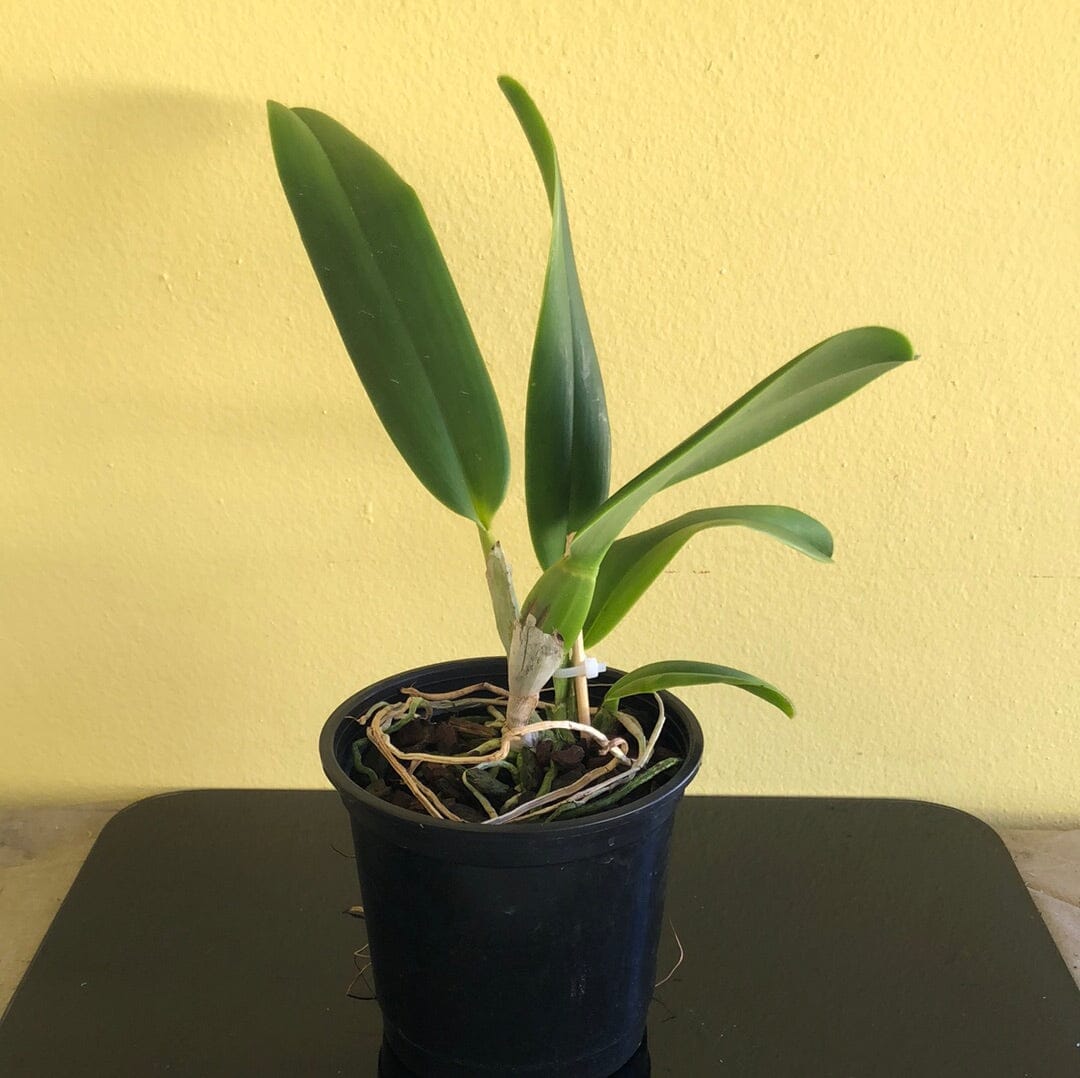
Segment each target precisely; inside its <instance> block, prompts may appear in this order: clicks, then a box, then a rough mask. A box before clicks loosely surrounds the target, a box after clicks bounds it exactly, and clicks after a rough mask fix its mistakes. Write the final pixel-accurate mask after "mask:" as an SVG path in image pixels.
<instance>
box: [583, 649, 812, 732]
mask: <svg viewBox="0 0 1080 1078" xmlns="http://www.w3.org/2000/svg"><path fill="white" fill-rule="evenodd" d="M716 684H720V685H733V686H734V687H735V688H737V689H743V690H745V691H746V692H748V693H752V694H753V695H754V696H757V697H760V698H761V699H762V700H765V701H767V702H768V703H770V704H772V705H773V707H778V708H779V709H780V710H781V711H782V712H783V713H784V714H785V715H787V716H788V718H791V717H793V716H794V714H795V708H794V706H793V705H792V703H791V701H790V700H789V699H788V698H787V697H786V696H785V695H784V694H783V693H782V692H781V691H780V690H779V689H778V688H776V687H775V686H773V685H770V684H769V683H768V682H767V681H762V680H761V678H758V677H754V675H753V674H745V673H743V671H741V670H732V669H731V667H729V666H717V665H716V664H715V663H699V662H693V661H691V660H689V659H671V660H669V661H667V662H659V663H649V664H648V665H647V666H639V667H638V668H637V669H636V670H631V671H630V673H629V674H624V675H623V676H622V677H621V678H619V680H618V681H616V682H615V684H614V685H612V686H611V688H610V689H608V691H607V693H606V694H605V696H604V702H603V704H602V705H601V706H602V707H603V708H605V709H607V710H609V711H610V710H613V709H615V708H617V707H618V706H619V701H620V700H621V699H622V698H623V697H625V696H633V695H635V694H636V693H643V692H659V691H660V690H661V689H677V688H678V687H679V686H680V685H716Z"/></svg>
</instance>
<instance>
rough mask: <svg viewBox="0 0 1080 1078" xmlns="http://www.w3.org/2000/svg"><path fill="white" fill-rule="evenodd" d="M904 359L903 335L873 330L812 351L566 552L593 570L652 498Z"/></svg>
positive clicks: (663, 462)
mask: <svg viewBox="0 0 1080 1078" xmlns="http://www.w3.org/2000/svg"><path fill="white" fill-rule="evenodd" d="M912 358H913V356H912V352H911V345H910V344H909V343H908V341H907V339H906V338H905V337H903V336H902V335H901V334H899V333H897V332H896V330H892V329H883V328H881V327H879V326H867V327H864V328H862V329H852V330H848V331H846V332H844V333H838V334H837V335H836V336H835V337H830V338H829V339H828V340H825V341H822V343H821V344H817V345H815V346H814V347H813V348H811V349H809V350H808V351H806V352H803V353H802V355H800V356H796V357H795V359H793V360H791V362H790V363H787V364H786V365H785V366H783V367H781V368H780V369H779V370H777V371H774V372H773V373H772V374H770V375H769V377H768V378H766V379H765V380H764V381H762V382H759V383H758V384H757V385H756V386H755V387H754V388H753V389H751V390H750V392H749V393H747V394H745V395H744V396H743V397H740V398H739V400H737V401H736V402H735V403H734V404H732V405H730V406H729V407H728V408H726V409H725V410H724V411H723V412H721V413H720V414H719V415H718V416H716V418H715V419H712V420H711V421H710V422H708V423H706V424H705V426H703V427H702V428H701V429H700V430H698V431H696V432H695V433H694V434H691V435H690V437H689V438H687V439H686V440H685V441H683V442H681V443H680V444H679V445H677V446H676V447H675V448H674V449H672V450H671V451H670V452H668V453H667V454H666V455H665V456H663V457H661V458H660V460H658V461H657V462H656V463H655V464H653V465H651V466H650V467H649V468H646V469H645V471H643V472H641V473H640V474H639V475H638V476H636V477H635V478H634V479H631V480H630V482H629V483H627V484H626V485H625V486H624V487H622V489H620V490H618V491H616V492H615V493H614V494H613V495H612V496H611V497H610V498H608V500H607V501H606V502H604V504H603V505H602V506H600V508H599V509H598V510H597V511H596V512H595V513H594V514H593V516H592V517H591V518H590V519H589V521H588V522H587V523H586V524H585V525H584V526H583V527H582V528H581V529H580V530H579V532H578V533H577V536H576V538H575V539H574V542H573V546H572V548H571V554H572V555H573V556H574V557H575V558H577V559H578V560H580V561H582V562H583V563H585V564H589V565H595V564H598V562H599V559H600V558H602V557H603V555H604V553H605V551H606V550H607V548H608V547H609V546H610V545H611V544H612V543H613V542H614V541H615V538H616V537H617V536H618V535H619V533H620V532H621V531H622V530H623V528H625V527H626V525H627V524H628V523H629V522H630V520H631V519H632V518H633V516H634V514H635V513H636V512H637V511H638V510H639V509H640V508H641V507H642V506H643V505H644V504H645V503H646V502H647V501H648V500H649V498H651V497H652V496H653V495H654V494H656V493H658V492H659V491H661V490H664V489H666V488H667V487H670V486H672V485H673V484H675V483H681V482H682V481H683V480H684V479H689V478H691V477H692V476H695V475H700V474H701V473H702V472H707V471H709V470H711V469H712V468H715V467H717V466H718V465H720V464H724V463H725V462H727V461H729V460H733V459H734V458H735V457H739V456H742V454H743V453H748V452H749V451H750V450H751V449H756V448H757V447H758V446H759V445H763V444H764V443H765V442H768V441H770V440H771V439H773V438H775V437H776V436H777V435H779V434H783V433H784V432H785V431H788V430H790V429H791V428H792V427H795V426H798V425H799V424H800V423H803V422H805V421H806V420H807V419H810V418H811V417H813V416H815V415H817V414H818V413H819V412H823V411H825V409H827V408H831V407H832V406H833V405H834V404H837V403H838V402H839V401H842V400H843V399H844V398H845V397H848V396H850V395H851V394H852V393H854V392H855V391H856V390H858V389H861V388H862V387H863V386H864V385H866V384H867V383H868V382H871V381H873V380H874V379H875V378H877V377H879V376H880V375H882V374H884V373H885V372H886V371H890V370H892V369H893V367H896V366H899V365H900V364H901V363H906V362H907V361H908V360H910V359H912Z"/></svg>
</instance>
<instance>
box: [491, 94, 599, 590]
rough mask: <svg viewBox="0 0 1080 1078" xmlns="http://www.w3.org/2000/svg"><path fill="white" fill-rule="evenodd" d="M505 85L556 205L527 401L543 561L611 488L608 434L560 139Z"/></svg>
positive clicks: (533, 509)
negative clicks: (562, 171)
mask: <svg viewBox="0 0 1080 1078" xmlns="http://www.w3.org/2000/svg"><path fill="white" fill-rule="evenodd" d="M499 86H500V87H501V88H502V91H503V93H504V94H505V95H506V98H507V100H508V101H509V102H510V105H511V107H512V108H513V110H514V112H515V113H516V115H517V118H518V122H519V123H520V124H521V126H522V129H523V130H524V131H525V135H526V137H527V138H528V140H529V145H530V146H531V147H532V151H533V155H534V156H535V157H536V163H537V164H538V165H539V167H540V173H541V175H542V176H543V179H544V186H545V187H546V189H547V196H548V203H549V205H550V207H551V218H552V227H551V246H550V249H549V252H548V266H547V276H546V278H545V280H544V295H543V300H542V301H541V305H540V317H539V321H538V323H537V327H536V340H535V343H534V345H533V356H532V367H531V369H530V371H529V392H528V398H527V402H526V411H525V498H526V505H527V509H528V516H529V531H530V533H531V535H532V541H533V547H534V549H535V550H536V556H537V558H538V559H539V560H540V564H541V565H542V566H543V567H544V568H545V569H546V568H547V567H548V566H549V565H551V564H552V563H554V562H555V561H557V560H558V559H559V558H561V557H562V555H563V553H564V550H565V546H566V536H567V535H568V534H569V533H570V532H574V531H577V529H578V528H579V527H580V526H581V525H582V524H583V523H584V522H585V521H586V520H587V519H588V518H589V517H590V516H591V515H592V513H593V511H594V510H595V509H596V507H597V506H598V505H600V504H601V502H603V500H604V499H605V498H606V497H607V495H608V476H609V469H610V455H611V434H610V431H609V428H608V416H607V404H606V402H605V399H604V385H603V381H602V380H601V377H600V367H599V364H598V363H597V360H596V349H595V348H594V347H593V339H592V333H591V332H590V330H589V320H588V318H587V317H586V314H585V303H584V300H583V299H582V295H581V284H580V282H579V280H578V273H577V267H576V265H575V263H574V249H573V245H572V244H571V242H570V223H569V220H568V219H567V213H566V199H565V196H564V194H563V186H562V178H561V176H560V174H559V160H558V157H557V155H556V153H555V144H554V142H553V141H552V138H551V134H550V132H549V131H548V128H547V125H546V124H545V123H544V119H543V117H542V116H541V115H540V112H539V111H538V109H537V108H536V105H535V104H534V103H533V101H532V99H531V98H530V97H529V95H528V94H527V93H526V92H525V90H524V89H523V88H522V86H521V85H520V84H519V83H517V82H515V81H514V80H513V79H511V78H508V77H506V76H503V77H502V78H500V79H499Z"/></svg>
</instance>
